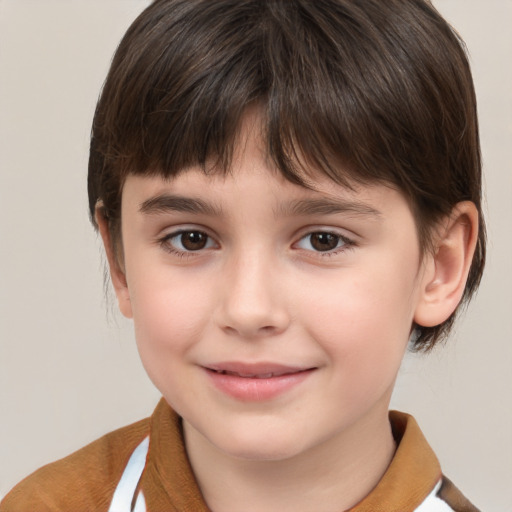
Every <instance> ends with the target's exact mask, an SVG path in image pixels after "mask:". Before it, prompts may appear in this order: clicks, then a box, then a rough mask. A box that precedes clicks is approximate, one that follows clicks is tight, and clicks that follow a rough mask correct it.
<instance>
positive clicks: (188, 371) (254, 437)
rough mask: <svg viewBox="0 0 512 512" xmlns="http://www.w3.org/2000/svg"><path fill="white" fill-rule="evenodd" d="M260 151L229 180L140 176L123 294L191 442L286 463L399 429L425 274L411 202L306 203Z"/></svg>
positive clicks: (384, 194) (334, 192)
mask: <svg viewBox="0 0 512 512" xmlns="http://www.w3.org/2000/svg"><path fill="white" fill-rule="evenodd" d="M260 146H261V145H260V143H259V140H258V138H257V137H256V136H253V135H251V134H249V136H248V140H247V144H245V145H244V149H243V151H240V152H239V154H238V155H237V157H236V159H235V162H234V165H233V169H235V170H234V171H233V173H232V174H228V175H227V176H222V175H220V174H216V175H215V174H214V175H208V176H207V175H205V174H204V173H203V172H202V171H200V170H199V169H190V170H187V171H186V172H184V173H182V174H180V175H179V176H178V177H176V178H173V179H172V180H164V179H162V178H161V177H137V176H129V177H128V179H127V180H126V183H125V186H124V190H123V199H122V240H123V272H124V276H125V277H126V287H125V289H124V290H123V286H124V285H123V286H119V285H118V295H119V298H120V303H121V309H122V311H123V312H124V313H125V315H126V316H132V317H133V320H134V325H135V330H136V339H137V343H138V348H139V352H140V355H141V358H142V361H143V364H144V366H145V368H146V370H147V372H148V374H149V376H150V377H151V379H152V380H153V382H154V383H155V385H156V386H157V388H158V389H159V390H160V391H161V392H162V394H163V395H164V397H165V398H166V400H167V401H168V403H169V404H170V405H171V406H172V407H173V408H174V409H175V410H176V411H177V412H178V413H179V414H180V415H181V416H182V417H183V419H184V426H185V432H187V431H189V432H194V433H196V434H197V435H199V436H201V437H202V438H203V439H205V440H207V441H208V442H209V443H210V444H211V445H213V446H214V447H216V449H218V450H220V451H221V452H222V453H225V454H228V455H232V456H235V457H245V458H249V459H284V458H289V457H293V456H296V455H299V454H301V453H304V452H306V451H307V450H309V449H312V448H314V447H315V446H319V445H320V444H324V445H326V444H327V445H329V443H336V442H338V441H339V440H340V439H343V436H346V435H347V432H349V431H356V430H358V429H359V428H360V427H361V425H363V424H366V425H368V424H378V423H379V422H381V423H382V422H387V408H388V404H389V400H390V395H391V391H392V388H393V384H394V381H395V377H396V374H397V371H398V368H399V365H400V362H401V359H402V356H403V353H404V351H405V348H406V345H407V341H408V338H409V335H410V331H411V326H412V324H413V321H414V317H415V309H416V305H417V304H418V301H419V300H420V296H421V289H422V275H423V271H422V268H423V267H422V264H421V254H420V250H419V246H418V239H417V234H416V229H415V224H414V220H413V216H412V214H411V211H410V209H409V206H408V204H407V202H406V200H405V199H404V197H403V196H402V195H401V194H400V193H399V192H397V191H396V190H393V189H391V188H388V187H385V186H381V185H376V186H368V187H364V188H361V189H358V190H355V191H350V190H347V189H346V188H343V187H341V186H338V185H336V184H334V183H333V182H332V181H329V180H328V179H327V178H318V179H317V180H316V182H315V184H314V185H315V189H314V190H309V189H306V188H303V187H300V186H298V185H295V184H292V183H289V182H288V181H286V180H285V179H284V178H283V177H282V176H281V175H280V174H279V173H278V172H276V171H275V170H274V169H272V168H269V165H268V162H267V160H266V159H265V157H264V155H263V153H262V150H261V147H260ZM123 294H125V296H124V297H123ZM127 298H128V299H127ZM372 422H373V423H372Z"/></svg>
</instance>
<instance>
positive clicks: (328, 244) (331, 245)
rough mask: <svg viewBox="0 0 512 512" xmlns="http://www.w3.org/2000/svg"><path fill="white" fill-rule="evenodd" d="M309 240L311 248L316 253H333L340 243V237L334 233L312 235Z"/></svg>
mask: <svg viewBox="0 0 512 512" xmlns="http://www.w3.org/2000/svg"><path fill="white" fill-rule="evenodd" d="M309 238H310V243H311V247H313V249H315V250H316V251H332V250H333V249H336V247H338V244H339V242H340V237H339V236H337V235H333V234H332V233H312V234H311V235H309Z"/></svg>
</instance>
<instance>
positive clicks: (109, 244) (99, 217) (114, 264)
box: [94, 202, 133, 318]
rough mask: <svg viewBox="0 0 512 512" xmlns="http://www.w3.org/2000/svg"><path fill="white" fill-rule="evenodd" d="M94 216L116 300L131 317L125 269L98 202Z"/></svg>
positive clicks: (122, 310)
mask: <svg viewBox="0 0 512 512" xmlns="http://www.w3.org/2000/svg"><path fill="white" fill-rule="evenodd" d="M94 218H95V220H96V223H97V225H98V229H99V232H100V235H101V239H102V241H103V247H104V248H105V253H106V255H107V260H108V266H109V269H110V278H111V280H112V284H113V286H114V290H115V292H116V296H117V301H118V304H119V309H120V311H121V313H122V314H123V315H124V316H125V317H126V318H132V316H133V314H132V306H131V301H130V292H129V290H128V284H127V281H126V275H125V271H124V269H123V268H122V264H121V262H120V261H119V257H118V256H117V253H116V248H115V247H114V242H113V240H112V236H111V233H110V229H109V221H108V219H107V217H106V216H105V214H104V210H103V204H102V203H101V202H99V203H98V204H97V205H96V209H95V214H94Z"/></svg>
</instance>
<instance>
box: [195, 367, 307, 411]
mask: <svg viewBox="0 0 512 512" xmlns="http://www.w3.org/2000/svg"><path fill="white" fill-rule="evenodd" d="M204 370H205V371H206V374H207V375H208V377H209V379H210V381H211V382H212V383H213V385H214V387H215V388H216V389H217V390H218V391H221V392H222V393H223V394H226V395H228V396H230V397H231V398H234V399H236V400H238V401H244V402H245V401H247V402H256V401H257V402H260V401H267V400H271V399H273V398H276V397H278V396H280V395H283V394H285V393H287V392H289V391H291V390H292V389H293V388H295V387H296V386H298V385H300V384H301V383H302V382H304V381H305V380H306V379H307V378H308V377H309V376H310V375H311V374H312V373H313V372H314V371H315V370H316V368H304V367H302V368H301V367H290V366H283V365H276V364H261V365H258V364H256V365H253V364H251V365H247V364H241V363H221V364H216V365H209V366H207V367H204Z"/></svg>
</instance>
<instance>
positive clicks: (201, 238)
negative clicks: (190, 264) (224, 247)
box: [181, 231, 207, 251]
mask: <svg viewBox="0 0 512 512" xmlns="http://www.w3.org/2000/svg"><path fill="white" fill-rule="evenodd" d="M206 240H207V236H206V235H205V234H204V233H201V232H200V231H187V232H186V233H183V234H182V235H181V243H182V244H183V247H185V249H187V250H189V251H198V250H199V249H203V248H204V247H205V245H206Z"/></svg>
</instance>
